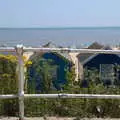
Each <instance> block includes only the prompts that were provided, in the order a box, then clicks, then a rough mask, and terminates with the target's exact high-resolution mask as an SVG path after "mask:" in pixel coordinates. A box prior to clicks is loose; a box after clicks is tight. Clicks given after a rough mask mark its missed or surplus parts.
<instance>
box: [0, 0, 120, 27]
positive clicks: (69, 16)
mask: <svg viewBox="0 0 120 120" xmlns="http://www.w3.org/2000/svg"><path fill="white" fill-rule="evenodd" d="M93 26H100V27H101V26H120V0H0V27H12V28H19V27H23V28H27V27H41V28H42V27H93Z"/></svg>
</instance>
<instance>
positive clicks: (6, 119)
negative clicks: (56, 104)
mask: <svg viewBox="0 0 120 120" xmlns="http://www.w3.org/2000/svg"><path fill="white" fill-rule="evenodd" d="M0 120H19V118H16V117H0ZM25 120H120V118H116V119H115V118H114V119H113V118H105V119H103V118H80V119H75V118H58V117H48V118H42V117H33V118H32V117H29V118H25Z"/></svg>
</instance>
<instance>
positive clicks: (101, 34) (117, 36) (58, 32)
mask: <svg viewBox="0 0 120 120" xmlns="http://www.w3.org/2000/svg"><path fill="white" fill-rule="evenodd" d="M48 42H51V43H53V44H55V45H57V46H63V47H76V48H81V47H86V46H89V45H90V44H92V43H93V42H98V43H100V44H103V45H110V46H116V45H120V27H72V28H0V45H5V46H16V45H17V44H23V45H24V46H33V47H35V46H36V47H40V46H43V45H45V44H47V43H48Z"/></svg>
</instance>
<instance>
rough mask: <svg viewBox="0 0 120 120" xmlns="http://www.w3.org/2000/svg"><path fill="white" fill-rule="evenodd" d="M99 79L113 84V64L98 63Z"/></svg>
mask: <svg viewBox="0 0 120 120" xmlns="http://www.w3.org/2000/svg"><path fill="white" fill-rule="evenodd" d="M100 79H101V81H103V82H104V83H105V84H108V85H113V82H114V65H113V64H100Z"/></svg>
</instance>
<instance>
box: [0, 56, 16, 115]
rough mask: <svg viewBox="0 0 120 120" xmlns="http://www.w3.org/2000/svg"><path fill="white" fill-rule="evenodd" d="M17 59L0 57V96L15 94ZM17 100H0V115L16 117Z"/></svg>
mask: <svg viewBox="0 0 120 120" xmlns="http://www.w3.org/2000/svg"><path fill="white" fill-rule="evenodd" d="M16 66H17V58H16V57H15V56H12V55H6V56H4V55H0V94H17V93H18V92H17V91H18V85H17V83H18V80H17V74H16ZM17 113H18V102H17V99H9V100H0V115H7V116H9V115H17Z"/></svg>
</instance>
